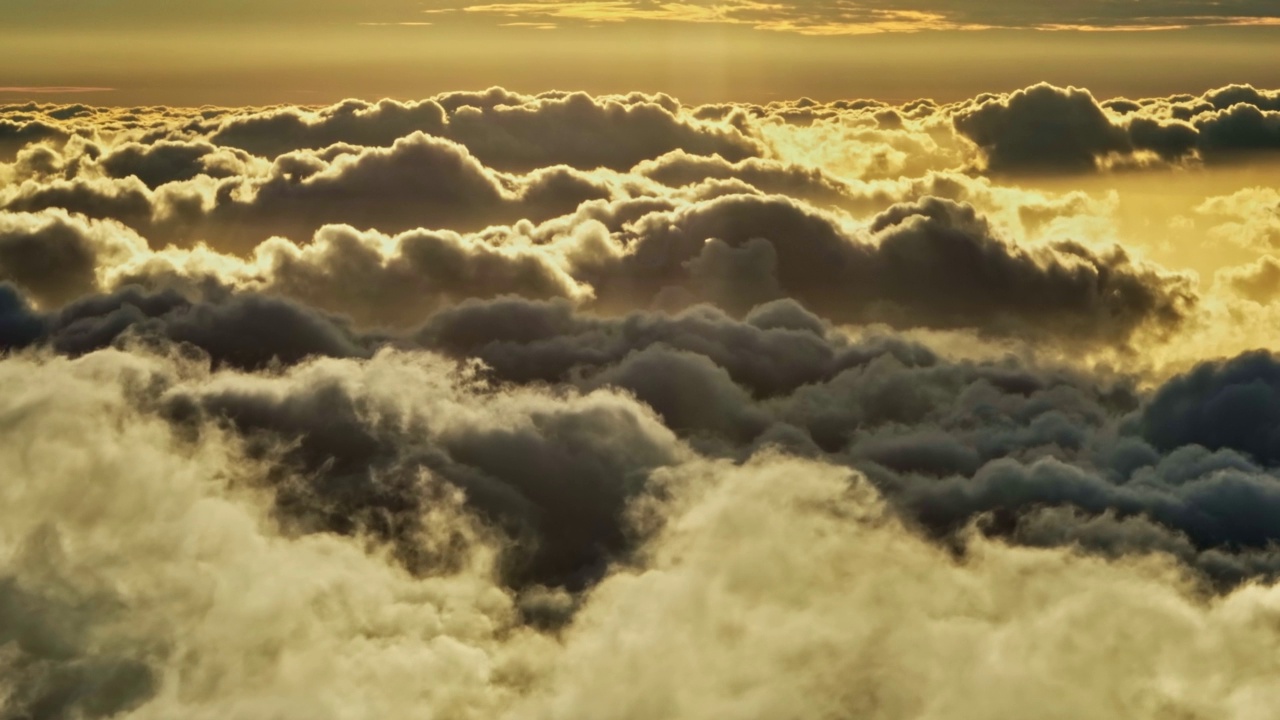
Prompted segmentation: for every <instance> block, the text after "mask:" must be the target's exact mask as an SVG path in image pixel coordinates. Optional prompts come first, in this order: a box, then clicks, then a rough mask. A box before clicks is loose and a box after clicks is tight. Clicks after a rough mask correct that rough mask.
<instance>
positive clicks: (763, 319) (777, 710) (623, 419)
mask: <svg viewBox="0 0 1280 720" xmlns="http://www.w3.org/2000/svg"><path fill="white" fill-rule="evenodd" d="M1108 7H1109V6H1108ZM1085 9H1087V8H1085ZM890 10H891V8H885V11H886V12H888V11H890ZM817 11H818V10H814V12H817ZM1081 11H1082V12H1084V10H1081ZM1237 11H1238V12H1239V14H1240V15H1241V16H1244V15H1248V13H1247V12H1245V11H1244V10H1243V9H1237V10H1233V11H1232V12H1237ZM761 12H763V10H761ZM1188 12H1189V11H1188ZM1223 12H1226V10H1224V11H1223ZM975 17H976V16H975ZM975 22H976V20H975ZM1277 118H1280V95H1277V93H1275V92H1269V91H1263V90H1257V89H1254V88H1251V87H1247V86H1231V87H1227V88H1221V89H1218V90H1214V91H1211V92H1208V93H1205V94H1203V95H1200V96H1190V95H1188V96H1175V97H1169V98H1154V99H1145V100H1127V99H1110V100H1099V99H1097V98H1095V97H1094V96H1093V95H1092V94H1090V93H1089V92H1088V91H1086V90H1082V89H1076V88H1059V87H1054V86H1050V85H1037V86H1033V87H1029V88H1026V89H1023V90H1019V91H1017V92H1013V93H1007V94H1001V95H995V94H991V95H983V96H979V97H976V98H972V99H970V100H967V101H964V102H959V103H954V104H948V105H939V104H937V103H934V102H932V101H927V100H921V101H914V102H910V103H906V104H902V105H897V106H891V105H887V104H884V103H879V102H875V101H860V100H849V101H841V102H834V103H818V102H814V101H812V100H807V99H797V100H793V101H787V102H778V103H774V104H770V105H749V104H724V105H715V106H700V107H688V106H685V105H682V104H681V103H679V102H678V101H676V100H675V99H673V98H670V97H667V96H665V95H646V94H641V93H633V94H629V95H621V96H602V97H592V96H589V95H586V94H582V93H567V92H555V93H547V94H543V95H537V96H530V95H521V94H518V93H513V92H509V91H506V90H503V89H500V88H495V89H491V90H488V91H486V92H478V93H476V92H459V93H449V94H444V95H439V96H436V97H434V98H428V99H425V100H422V101H418V102H396V101H390V100H384V101H380V102H364V101H358V100H349V101H346V102H343V103H340V104H338V105H334V106H330V107H326V108H301V107H274V108H268V109H261V108H201V109H181V108H134V109H122V108H96V107H89V106H83V105H73V106H64V105H49V104H37V103H28V104H23V105H10V106H4V107H2V108H0V180H2V181H3V184H0V352H2V353H3V356H0V388H3V390H4V392H3V393H0V424H2V425H3V428H4V429H5V432H4V433H3V434H0V467H4V468H5V469H6V472H5V478H4V481H3V482H2V483H0V716H3V717H14V718H19V717H32V718H35V717H39V718H50V719H54V718H57V719H61V718H67V719H68V720H70V719H72V718H106V717H127V718H138V719H145V718H161V717H175V716H180V717H194V718H204V717H209V718H213V717H226V716H235V717H278V718H295V717H296V718H304V717H305V718H335V719H338V718H341V719H344V720H345V719H346V718H380V717H389V716H391V717H395V716H402V715H426V716H431V717H453V718H477V719H479V718H566V717H567V718H575V717H581V718H601V717H605V718H611V717H616V718H632V719H634V720H648V719H650V718H706V717H796V718H799V717H815V716H818V717H822V716H831V717H837V716H840V717H843V716H857V717H871V718H904V717H915V718H943V717H946V718H989V717H1003V716H1012V715H1026V714H1034V713H1035V712H1036V710H1037V708H1043V707H1044V703H1046V702H1049V703H1052V707H1054V708H1057V709H1058V711H1059V714H1061V715H1062V716H1064V717H1135V718H1167V717H1172V716H1177V717H1215V718H1218V717H1221V718H1239V719H1241V720H1245V719H1251V718H1260V717H1266V716H1267V713H1269V712H1271V708H1272V707H1274V706H1275V703H1276V702H1277V701H1278V700H1280V696H1278V695H1277V690H1276V684H1275V682H1274V677H1275V674H1276V672H1277V671H1278V669H1277V667H1276V666H1275V661H1274V658H1273V656H1274V652H1272V649H1273V647H1274V645H1275V642H1276V641H1277V638H1276V627H1277V625H1276V623H1275V612H1276V607H1277V606H1278V605H1277V603H1278V602H1280V595H1278V594H1277V593H1278V592H1280V590H1277V585H1276V583H1277V581H1280V553H1277V550H1276V548H1277V543H1280V521H1277V520H1276V518H1278V517H1280V410H1278V409H1277V408H1280V356H1277V355H1276V354H1273V353H1272V352H1270V351H1268V350H1265V349H1263V350H1257V349H1253V350H1250V351H1248V352H1241V350H1243V349H1244V348H1245V347H1251V345H1253V344H1257V337H1258V336H1256V335H1251V334H1248V330H1247V328H1250V327H1271V326H1273V325H1271V324H1270V323H1273V322H1274V321H1275V320H1277V319H1278V318H1277V311H1276V309H1275V308H1274V307H1273V301H1274V300H1275V298H1276V297H1277V294H1276V293H1275V292H1273V290H1274V288H1272V287H1271V285H1274V281H1275V280H1276V278H1277V277H1280V270H1277V267H1280V265H1277V263H1278V262H1280V261H1277V260H1276V257H1275V253H1276V248H1275V247H1274V246H1275V244H1276V243H1275V242H1273V241H1272V238H1271V236H1270V235H1269V232H1270V230H1271V229H1273V228H1272V225H1273V224H1274V223H1273V222H1272V221H1273V220H1274V219H1275V218H1274V215H1275V213H1274V210H1275V207H1274V206H1275V205H1276V198H1275V197H1274V195H1275V193H1274V192H1273V191H1272V190H1270V189H1269V188H1266V187H1261V186H1254V185H1250V184H1247V183H1238V184H1237V185H1236V186H1233V187H1230V188H1229V189H1221V186H1222V185H1224V184H1225V183H1229V182H1236V179H1237V178H1240V177H1245V178H1248V177H1252V176H1251V175H1249V173H1252V172H1255V171H1256V170H1257V169H1258V168H1260V167H1261V168H1264V169H1265V168H1269V167H1271V163H1274V162H1276V160H1277V159H1278V158H1276V157H1275V156H1274V155H1272V153H1274V151H1275V150H1277V149H1280V143H1277V142H1275V139H1276V138H1274V137H1272V135H1275V133H1274V132H1273V131H1274V130H1275V128H1276V127H1280V125H1278V124H1277V123H1278V122H1280V121H1278V120H1277ZM1186 178H1203V179H1204V181H1205V185H1206V186H1211V187H1212V188H1214V189H1210V190H1206V191H1201V192H1200V194H1199V195H1197V196H1196V197H1195V198H1194V201H1190V202H1187V203H1185V207H1179V208H1176V209H1175V210H1173V211H1166V215H1164V216H1155V217H1154V218H1153V217H1147V218H1146V219H1147V220H1148V221H1149V222H1148V225H1149V226H1153V227H1155V228H1156V230H1155V231H1152V232H1156V233H1159V234H1163V233H1166V232H1167V233H1180V232H1184V233H1185V232H1200V231H1201V230H1203V236H1202V238H1201V241H1202V242H1204V243H1220V244H1221V246H1222V247H1230V248H1232V249H1233V252H1236V253H1239V254H1242V256H1243V257H1246V258H1247V260H1244V261H1241V262H1240V263H1239V264H1235V265H1223V266H1221V268H1220V269H1219V270H1218V271H1217V272H1216V274H1213V275H1211V276H1207V277H1206V278H1205V279H1204V280H1202V277H1201V275H1200V274H1199V273H1198V272H1197V271H1195V270H1194V269H1191V268H1186V267H1183V266H1179V265H1177V264H1173V263H1168V262H1164V261H1163V260H1164V259H1165V258H1173V257H1178V256H1177V253H1176V252H1174V250H1176V249H1177V248H1172V249H1171V247H1169V246H1172V245H1173V243H1172V241H1170V240H1168V238H1158V239H1157V241H1154V242H1153V241H1151V237H1150V235H1146V236H1143V237H1142V238H1141V239H1139V240H1134V239H1132V238H1130V237H1129V236H1128V235H1127V233H1129V232H1131V231H1133V230H1134V229H1135V228H1141V227H1146V226H1141V225H1139V224H1136V223H1132V222H1129V221H1128V220H1127V219H1126V217H1125V215H1124V212H1125V210H1126V208H1127V207H1128V206H1127V205H1126V204H1125V203H1126V202H1128V201H1129V200H1128V197H1129V196H1128V195H1125V196H1123V197H1122V193H1121V190H1120V189H1117V188H1122V189H1123V188H1127V187H1128V185H1125V183H1130V182H1132V183H1150V184H1151V185H1148V186H1144V187H1151V186H1161V187H1163V186H1165V185H1172V184H1175V183H1178V182H1182V181H1183V180H1185V179H1186ZM1222 178H1226V180H1222ZM1064 187H1065V188H1068V189H1063V188H1064ZM1098 188H1102V189H1101V190H1099V189H1098ZM1126 192H1127V190H1126ZM1233 262H1234V261H1233ZM1221 348H1229V349H1230V350H1229V351H1228V352H1223V351H1221V350H1220V349H1221ZM993 688H997V689H999V690H998V691H993Z"/></svg>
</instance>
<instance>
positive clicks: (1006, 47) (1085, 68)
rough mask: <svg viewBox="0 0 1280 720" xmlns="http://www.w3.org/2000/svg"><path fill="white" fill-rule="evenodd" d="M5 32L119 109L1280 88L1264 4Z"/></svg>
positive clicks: (285, 5) (23, 67)
mask: <svg viewBox="0 0 1280 720" xmlns="http://www.w3.org/2000/svg"><path fill="white" fill-rule="evenodd" d="M4 20H5V21H4V23H3V25H2V26H0V41H2V42H0V67H3V68H5V69H4V71H3V72H2V73H0V86H8V87H10V88H14V87H18V88H24V87H25V88H46V89H49V88H55V89H56V88H111V90H110V92H109V93H108V92H105V91H103V92H102V93H101V94H99V95H97V97H98V98H99V99H98V102H106V103H110V104H114V105H133V104H182V105H200V104H225V105H247V104H272V103H277V102H294V103H303V104H318V103H329V102H336V101H338V100H341V99H342V98H344V97H348V96H361V97H364V96H373V95H376V96H378V97H384V96H385V97H394V98H399V99H416V98H420V97H425V96H427V95H432V94H435V93H438V92H444V91H449V90H457V89H484V88H486V87H490V86H493V85H500V86H502V87H506V88H508V89H512V90H518V91H521V92H540V91H545V90H552V89H572V90H586V91H590V92H627V91H631V90H645V91H649V92H658V91H662V92H668V93H672V94H675V95H677V96H678V97H681V98H682V99H684V100H686V101H688V102H717V101H725V100H743V101H768V100H773V99H783V98H790V97H800V96H809V97H814V98H817V99H822V100H834V99H838V98H842V97H849V96H856V97H871V98H877V99H882V100H891V101H905V100H910V99H914V98H916V97H932V98H935V99H938V100H958V99H960V98H962V97H969V96H972V95H976V94H978V93H980V92H987V91H996V90H1000V91H1010V90H1015V89H1017V88H1020V87H1024V86H1027V85H1030V84H1033V83H1035V82H1040V81H1050V82H1056V83H1059V84H1069V83H1075V84H1077V85H1083V86H1086V87H1089V88H1091V89H1092V90H1094V92H1096V93H1098V94H1099V95H1102V96H1107V97H1110V96H1115V95H1131V96H1149V95H1166V94H1172V93H1175V92H1189V91H1197V92H1198V91H1203V90H1207V89H1210V88H1213V87H1219V86H1221V85H1224V84H1228V83H1231V82H1249V83H1253V84H1255V85H1258V86H1264V87H1274V86H1276V85H1277V84H1280V70H1277V69H1276V64H1275V63H1274V62H1272V61H1271V60H1272V51H1273V49H1274V46H1275V43H1276V42H1277V41H1280V25H1277V23H1280V10H1277V9H1276V6H1275V4H1274V3H1272V2H1269V0H1237V1H1235V2H1210V1H1208V0H1203V1H1200V0H1189V1H1187V2H1169V1H1168V0H1144V1H1141V2H1116V1H1114V0H1079V1H1077V2H1060V3H1041V2H987V1H986V0H959V1H958V2H934V3H922V2H919V1H918V0H914V1H913V0H873V1H863V2H859V1H852V0H820V1H818V2H801V3H783V4H769V3H764V2H751V1H745V0H733V1H729V2H720V3H710V2H673V3H659V2H646V1H643V0H635V1H632V0H603V1H595V2H577V3H561V2H537V1H535V2H523V3H520V2H516V3H457V2H444V1H441V0H429V1H427V2H422V1H411V0H377V1H376V2H361V3H354V2H349V0H329V1H324V2H302V1H301V0H263V1H261V2H252V3H251V2H233V1H231V0H192V1H191V2H184V3H169V2H160V1H159V0H101V1H98V2H87V1H86V0H9V1H8V2H7V3H6V7H5V18H4ZM51 49H56V50H55V51H51ZM37 58H38V59H37ZM23 94H24V93H23V92H22V91H10V92H6V93H4V95H6V96H19V95H23ZM25 94H31V93H30V92H27V93H25ZM44 94H45V95H51V96H53V97H56V98H58V99H74V98H75V96H77V95H79V94H83V93H68V92H62V93H57V92H53V93H44Z"/></svg>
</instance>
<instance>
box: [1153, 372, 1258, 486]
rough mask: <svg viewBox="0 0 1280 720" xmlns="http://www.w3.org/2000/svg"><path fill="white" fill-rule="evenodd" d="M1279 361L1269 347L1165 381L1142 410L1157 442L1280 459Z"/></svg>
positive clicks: (1162, 445) (1165, 446)
mask: <svg viewBox="0 0 1280 720" xmlns="http://www.w3.org/2000/svg"><path fill="white" fill-rule="evenodd" d="M1278 393H1280V362H1277V361H1276V359H1275V358H1274V357H1273V356H1272V355H1271V354H1270V353H1267V352H1263V351H1258V352H1252V353H1246V354H1244V355H1241V356H1239V357H1236V358H1232V359H1230V360H1227V361H1222V362H1208V363H1204V364H1201V365H1200V366H1198V367H1196V368H1195V369H1194V370H1192V371H1191V372H1189V373H1187V374H1185V375H1182V376H1179V377H1177V378H1174V379H1173V380H1171V381H1169V382H1168V383H1166V384H1165V385H1164V386H1163V387H1162V388H1160V390H1159V392H1157V393H1156V394H1155V397H1154V398H1152V401H1151V404H1150V406H1148V408H1147V410H1146V412H1145V413H1144V415H1143V433H1144V435H1145V436H1146V437H1147V438H1148V439H1149V440H1150V441H1151V443H1152V444H1154V445H1155V446H1157V447H1160V448H1175V447H1179V446H1181V445H1189V444H1196V445H1203V446H1205V447H1207V448H1210V449H1213V450H1218V449H1222V448H1229V449H1234V450H1239V451H1242V452H1245V453H1248V454H1249V455H1250V456H1252V457H1253V458H1254V459H1255V460H1257V461H1258V462H1261V463H1264V464H1267V465H1271V464H1274V463H1276V461H1278V460H1280V395H1278Z"/></svg>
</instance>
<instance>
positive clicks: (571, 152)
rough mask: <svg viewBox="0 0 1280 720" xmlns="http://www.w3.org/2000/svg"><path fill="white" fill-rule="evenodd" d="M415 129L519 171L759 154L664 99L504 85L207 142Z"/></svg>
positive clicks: (231, 133)
mask: <svg viewBox="0 0 1280 720" xmlns="http://www.w3.org/2000/svg"><path fill="white" fill-rule="evenodd" d="M566 127H569V128H573V132H571V133H566V132H564V131H563V130H564V128H566ZM415 132H422V133H425V134H428V135H434V136H439V137H442V138H448V139H451V140H454V141H456V142H459V143H461V144H462V145H464V146H465V147H466V148H467V149H468V150H469V151H470V152H471V153H472V154H473V155H475V156H476V157H477V158H479V159H480V161H481V162H483V163H485V164H486V165H488V166H490V167H494V168H498V169H502V170H513V171H520V172H526V171H529V170H533V169H537V168H541V167H546V166H548V165H556V164H564V165H569V166H571V167H575V168H584V169H590V168H596V167H607V168H612V169H615V170H625V169H627V168H630V167H631V166H633V165H635V164H636V163H638V162H640V161H642V160H646V159H650V158H656V157H658V156H660V155H662V154H664V153H667V152H670V151H672V150H686V151H688V152H691V153H695V154H713V153H715V154H720V155H722V156H724V157H726V158H728V159H730V160H741V159H743V158H746V157H749V156H754V155H758V154H760V152H761V146H760V144H759V143H757V142H756V141H754V140H751V139H749V138H747V137H745V136H743V135H742V134H741V133H739V132H737V131H734V130H732V129H729V128H724V127H720V126H716V125H712V124H709V123H705V122H702V121H698V120H695V119H692V118H689V117H685V116H683V115H682V113H681V107H680V105H679V103H677V102H676V101H674V100H673V99H671V98H669V97H667V96H663V95H659V96H646V95H641V94H633V95H626V96H603V97H599V98H594V97H592V96H589V95H587V94H585V93H547V94H544V95H537V96H528V95H517V94H515V93H510V92H507V91H505V90H502V89H501V88H493V89H491V90H489V91H487V92H485V93H450V94H448V95H442V96H439V97H437V98H434V99H431V100H425V101H422V102H418V103H398V102H395V101H392V100H383V101H381V102H379V103H377V104H369V103H364V102H360V101H356V100H348V101H345V102H343V103H339V104H338V105H334V106H331V107H328V108H324V109H321V110H319V111H317V112H315V113H303V112H301V111H299V110H294V109H287V108H286V109H277V110H271V111H266V112H263V113H259V114H252V115H246V116H240V117H232V118H228V119H225V120H222V121H221V123H220V125H219V126H218V128H217V130H216V131H214V132H213V133H212V134H210V135H209V139H210V141H211V142H213V143H216V144H219V145H227V146H230V147H238V148H242V149H245V150H248V151H250V152H253V153H256V154H259V155H265V156H268V157H274V156H276V155H280V154H282V153H285V152H288V151H292V150H300V149H307V148H311V149H319V148H323V147H327V146H329V145H332V144H335V143H350V144H354V145H368V146H375V147H387V146H390V145H392V144H394V143H395V142H396V141H397V140H398V139H400V138H402V137H405V136H408V135H411V134H413V133H415Z"/></svg>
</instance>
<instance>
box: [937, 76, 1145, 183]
mask: <svg viewBox="0 0 1280 720" xmlns="http://www.w3.org/2000/svg"><path fill="white" fill-rule="evenodd" d="M955 124H956V129H958V130H959V131H960V132H961V133H964V135H966V136H967V137H969V138H970V139H971V140H973V141H974V142H975V143H977V144H978V147H979V148H981V149H982V151H983V152H984V153H985V155H986V160H987V167H988V168H989V169H990V170H991V171H993V172H1064V171H1065V172H1080V171H1086V170H1094V169H1095V168H1096V167H1097V163H1098V160H1099V159H1100V158H1101V157H1104V156H1106V155H1107V154H1108V153H1124V152H1129V151H1131V150H1132V149H1133V148H1132V145H1131V143H1130V142H1129V138H1128V137H1127V135H1126V134H1125V132H1124V129H1123V128H1121V127H1119V126H1118V125H1116V124H1114V123H1113V122H1112V121H1111V119H1110V118H1109V117H1108V116H1107V114H1106V113H1105V112H1104V111H1103V110H1102V108H1101V107H1099V105H1098V103H1097V101H1096V100H1094V98H1093V96H1092V95H1090V94H1089V93H1088V91H1085V90H1079V89H1076V88H1068V89H1066V90H1063V89H1061V88H1056V87H1053V86H1052V85H1047V84H1040V85H1036V86H1034V87H1030V88H1027V89H1026V90H1019V91H1017V92H1014V93H1012V94H1010V95H1008V96H1005V97H987V98H980V99H978V100H977V101H975V103H974V104H973V106H972V107H970V108H967V109H965V110H962V111H961V112H959V113H958V114H957V115H956V116H955Z"/></svg>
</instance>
